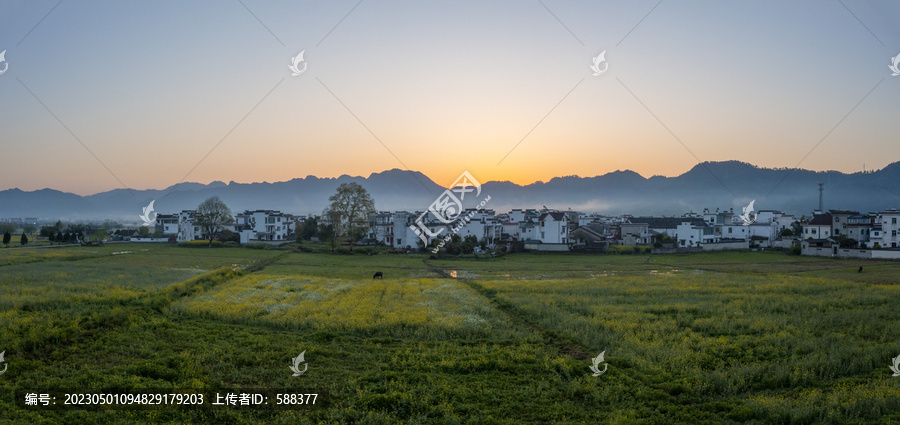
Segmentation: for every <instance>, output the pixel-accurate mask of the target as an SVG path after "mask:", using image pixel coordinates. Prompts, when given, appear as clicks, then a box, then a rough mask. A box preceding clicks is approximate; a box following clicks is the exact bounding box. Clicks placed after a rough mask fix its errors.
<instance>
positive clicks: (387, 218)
mask: <svg viewBox="0 0 900 425" xmlns="http://www.w3.org/2000/svg"><path fill="white" fill-rule="evenodd" d="M369 238H370V239H374V240H375V241H376V242H379V243H382V244H385V245H387V246H394V214H393V213H391V212H389V211H379V212H373V213H371V214H369Z"/></svg>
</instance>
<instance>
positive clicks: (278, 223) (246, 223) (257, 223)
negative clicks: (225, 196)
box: [234, 210, 294, 244]
mask: <svg viewBox="0 0 900 425" xmlns="http://www.w3.org/2000/svg"><path fill="white" fill-rule="evenodd" d="M234 229H235V230H236V231H237V232H239V233H240V234H241V243H242V244H246V243H251V242H287V241H290V240H293V239H294V217H293V216H292V215H290V214H285V213H282V212H281V211H273V210H255V211H244V212H243V213H241V214H238V215H236V216H235V220H234Z"/></svg>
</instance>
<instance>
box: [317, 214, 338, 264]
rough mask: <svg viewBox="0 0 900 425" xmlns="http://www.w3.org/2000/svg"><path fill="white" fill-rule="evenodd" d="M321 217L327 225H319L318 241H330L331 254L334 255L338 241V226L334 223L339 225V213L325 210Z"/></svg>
mask: <svg viewBox="0 0 900 425" xmlns="http://www.w3.org/2000/svg"><path fill="white" fill-rule="evenodd" d="M322 217H324V218H325V219H326V220H327V224H325V223H322V224H320V225H319V240H320V241H322V242H325V241H330V242H331V253H332V254H335V253H336V252H337V248H336V247H335V244H336V243H337V239H338V226H337V225H336V224H335V223H339V222H340V220H341V213H340V212H339V211H334V210H331V209H328V208H326V209H325V210H324V211H322Z"/></svg>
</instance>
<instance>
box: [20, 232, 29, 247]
mask: <svg viewBox="0 0 900 425" xmlns="http://www.w3.org/2000/svg"><path fill="white" fill-rule="evenodd" d="M20 242H21V243H22V245H25V244H27V243H28V236H25V234H24V233H22V240H21V241H20Z"/></svg>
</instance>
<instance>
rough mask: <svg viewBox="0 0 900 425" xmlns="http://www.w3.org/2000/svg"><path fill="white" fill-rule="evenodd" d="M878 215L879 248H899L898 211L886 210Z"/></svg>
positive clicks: (899, 219)
mask: <svg viewBox="0 0 900 425" xmlns="http://www.w3.org/2000/svg"><path fill="white" fill-rule="evenodd" d="M878 215H879V216H880V217H881V220H880V221H881V239H882V242H881V244H880V245H881V247H882V248H898V247H900V211H898V210H886V211H882V212H881V213H879V214H878Z"/></svg>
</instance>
